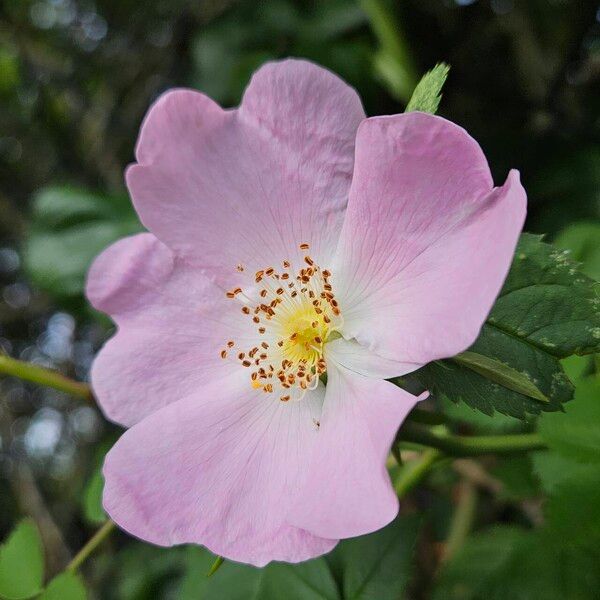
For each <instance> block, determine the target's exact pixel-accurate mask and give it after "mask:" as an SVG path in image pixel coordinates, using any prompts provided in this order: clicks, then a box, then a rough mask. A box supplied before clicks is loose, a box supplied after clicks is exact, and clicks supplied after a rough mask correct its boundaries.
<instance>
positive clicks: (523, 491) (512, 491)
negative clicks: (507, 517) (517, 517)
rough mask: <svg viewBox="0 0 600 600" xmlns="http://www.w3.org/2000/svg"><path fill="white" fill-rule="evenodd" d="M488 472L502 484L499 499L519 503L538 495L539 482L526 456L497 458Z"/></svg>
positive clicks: (529, 458) (529, 459) (528, 457)
mask: <svg viewBox="0 0 600 600" xmlns="http://www.w3.org/2000/svg"><path fill="white" fill-rule="evenodd" d="M490 472H491V474H492V475H493V476H494V477H495V478H496V479H498V480H500V481H501V482H502V489H501V490H500V491H499V492H498V497H499V498H502V499H508V500H511V501H519V500H524V499H526V498H532V497H534V496H537V495H538V494H539V482H538V480H537V478H536V477H535V475H534V472H533V465H532V461H531V457H530V456H529V455H528V454H524V455H521V456H519V455H517V456H510V457H499V458H498V459H497V462H496V464H495V465H494V466H493V467H492V468H491V471H490Z"/></svg>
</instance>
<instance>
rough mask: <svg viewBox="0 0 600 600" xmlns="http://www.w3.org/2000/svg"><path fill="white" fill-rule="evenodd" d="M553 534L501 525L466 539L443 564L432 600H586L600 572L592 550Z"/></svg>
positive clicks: (595, 587) (594, 591)
mask: <svg viewBox="0 0 600 600" xmlns="http://www.w3.org/2000/svg"><path fill="white" fill-rule="evenodd" d="M565 541H566V540H564V539H563V540H561V539H559V538H557V537H556V536H555V535H554V534H553V532H552V531H549V530H544V531H539V532H529V531H527V530H524V529H519V528H517V527H505V526H499V527H494V528H492V529H489V530H487V531H485V532H483V533H479V534H476V535H474V536H472V537H470V538H469V539H468V540H467V541H466V543H465V545H464V546H463V547H462V548H461V550H460V551H459V552H458V553H457V554H456V555H455V556H454V557H453V559H452V560H451V561H449V562H448V563H447V564H445V565H444V567H443V568H442V570H441V573H440V576H439V578H438V581H437V584H436V586H435V589H434V591H433V594H432V598H433V599H434V600H506V598H510V599H511V600H532V599H533V598H535V599H537V598H540V599H541V598H543V599H544V600H564V599H565V598H569V599H570V600H588V599H590V598H595V597H596V596H597V590H598V586H599V585H600V573H599V572H598V569H597V561H598V558H599V555H598V552H597V551H596V549H595V548H594V547H593V546H589V547H588V546H572V545H568V544H566V543H565Z"/></svg>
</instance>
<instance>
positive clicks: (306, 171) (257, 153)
mask: <svg viewBox="0 0 600 600" xmlns="http://www.w3.org/2000/svg"><path fill="white" fill-rule="evenodd" d="M363 118H364V112H363V110H362V106H361V103H360V100H359V98H358V96H357V95H356V93H355V92H354V90H353V89H352V88H350V87H348V86H347V85H346V84H345V83H343V82H342V81H341V80H340V79H339V78H338V77H336V76H335V75H333V74H332V73H330V72H329V71H326V70H324V69H321V68H320V67H317V66H316V65H313V64H311V63H308V62H305V61H299V60H287V61H282V62H277V63H269V64H267V65H265V66H264V67H263V68H261V69H260V70H259V71H258V72H257V73H255V75H254V77H253V78H252V81H251V83H250V85H249V86H248V89H247V90H246V93H245V95H244V99H243V102H242V105H241V107H240V109H239V110H237V111H224V110H222V109H221V108H220V107H219V106H217V105H216V104H215V103H214V102H213V101H212V100H210V99H208V98H207V97H205V96H203V95H202V94H200V93H198V92H193V91H186V90H176V91H172V92H169V93H167V94H165V95H164V96H162V97H161V98H160V99H159V100H158V101H157V102H156V104H155V105H154V106H153V107H152V108H151V109H150V111H149V113H148V115H147V116H146V119H145V121H144V124H143V126H142V130H141V133H140V138H139V141H138V145H137V152H136V155H137V160H138V164H137V165H133V166H132V167H130V168H129V170H128V171H127V184H128V186H129V190H130V192H131V195H132V198H133V201H134V204H135V207H136V209H137V211H138V213H139V215H140V218H141V220H142V222H143V223H144V224H145V225H146V226H147V227H148V229H150V231H152V232H153V233H154V234H155V235H156V236H157V237H158V238H160V239H161V240H162V241H163V242H165V243H166V244H167V245H168V246H170V247H171V248H172V249H174V250H175V251H176V252H177V253H178V254H181V255H183V256H186V257H188V259H190V260H192V261H193V262H195V263H196V264H199V265H201V266H203V267H205V268H207V269H208V270H209V271H212V272H213V273H214V274H215V276H217V277H219V278H220V277H222V276H223V269H226V270H227V272H230V271H231V269H234V268H235V266H236V265H237V264H238V263H241V264H243V265H244V266H247V267H249V268H250V269H251V270H252V271H256V270H258V269H260V268H265V267H266V266H268V265H270V264H272V262H273V261H280V260H291V261H294V260H295V259H296V258H297V257H298V256H299V250H298V245H299V244H300V243H303V242H306V243H309V244H311V252H312V255H313V258H316V259H318V260H320V261H321V264H323V262H322V260H323V258H325V259H330V258H331V256H332V254H333V250H334V248H335V244H336V242H337V238H338V235H339V230H340V228H341V221H342V217H343V211H344V208H345V206H346V202H347V196H348V189H349V186H350V179H351V175H352V168H353V161H354V139H355V135H356V129H357V127H358V124H359V122H360V121H361V120H362V119H363ZM325 262H327V261H325Z"/></svg>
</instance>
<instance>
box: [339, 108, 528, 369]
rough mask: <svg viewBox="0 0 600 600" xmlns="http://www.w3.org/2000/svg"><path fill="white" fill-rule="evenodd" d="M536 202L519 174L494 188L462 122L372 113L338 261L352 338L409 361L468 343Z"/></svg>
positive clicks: (361, 134)
mask: <svg viewBox="0 0 600 600" xmlns="http://www.w3.org/2000/svg"><path fill="white" fill-rule="evenodd" d="M525 206H526V195H525V191H524V190H523V188H522V186H521V184H520V182H519V177H518V173H517V172H516V171H511V173H510V175H509V177H508V179H507V181H506V183H505V185H504V186H503V187H501V188H495V189H493V190H492V181H491V177H490V173H489V169H488V166H487V163H486V160H485V157H484V155H483V153H482V152H481V149H480V148H479V146H478V145H477V143H476V142H475V141H474V140H473V139H472V138H471V137H469V136H468V134H467V133H466V132H465V131H464V130H463V129H461V128H460V127H458V126H456V125H454V124H452V123H450V122H448V121H446V120H444V119H442V118H440V117H434V116H431V115H426V114H421V113H409V114H405V115H399V116H395V117H380V118H374V119H368V120H367V121H365V122H364V123H363V124H362V125H361V126H360V128H359V131H358V137H357V149H356V168H355V173H354V180H353V183H352V189H351V192H350V200H349V205H348V212H347V216H346V220H345V222H344V228H343V231H342V235H341V239H340V245H339V247H338V256H337V259H336V266H335V268H334V269H333V272H334V277H335V279H334V281H333V283H334V288H335V290H336V296H337V298H338V300H339V302H340V307H341V309H342V314H343V316H344V323H345V325H344V330H343V334H344V337H347V338H352V337H354V338H356V339H357V341H358V342H359V343H360V344H362V345H364V346H366V347H368V348H369V349H370V350H372V351H373V352H375V353H376V354H378V355H380V356H383V357H387V358H391V359H395V360H397V361H399V362H402V363H408V366H407V371H408V370H412V369H413V368H415V367H416V366H418V365H422V364H425V363H427V362H429V361H431V360H435V359H439V358H444V357H448V356H453V355H455V354H457V353H459V352H461V351H463V350H465V349H466V348H467V347H469V346H470V345H471V344H472V343H473V341H474V340H475V338H476V337H477V335H478V333H479V330H480V328H481V325H482V324H483V322H484V320H485V318H486V317H487V314H488V313H489V311H490V309H491V307H492V304H493V302H494V300H495V298H496V296H497V294H498V292H499V290H500V287H501V286H502V283H503V281H504V279H505V277H506V274H507V272H508V268H509V266H510V262H511V258H512V255H513V252H514V249H515V245H516V242H517V239H518V237H519V232H520V230H521V227H522V225H523V221H524V218H525ZM397 374H401V373H397Z"/></svg>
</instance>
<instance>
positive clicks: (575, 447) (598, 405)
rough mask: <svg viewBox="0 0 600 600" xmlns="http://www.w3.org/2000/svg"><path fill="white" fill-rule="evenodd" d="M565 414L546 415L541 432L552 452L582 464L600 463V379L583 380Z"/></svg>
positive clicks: (541, 425) (542, 420)
mask: <svg viewBox="0 0 600 600" xmlns="http://www.w3.org/2000/svg"><path fill="white" fill-rule="evenodd" d="M565 411H566V413H565V414H560V413H557V414H552V415H550V414H549V415H544V416H543V418H542V419H541V420H540V425H539V432H540V434H541V435H542V437H543V438H544V440H545V442H546V443H547V444H548V445H549V446H550V448H551V449H554V450H557V451H558V452H560V454H561V455H563V456H565V457H569V458H572V459H575V460H577V461H580V462H590V461H592V462H597V463H600V427H599V423H600V379H599V378H597V377H589V378H587V379H584V380H582V381H580V382H579V383H578V385H577V389H576V391H575V399H574V400H573V401H572V402H570V403H569V404H568V405H567V406H566V407H565Z"/></svg>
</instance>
